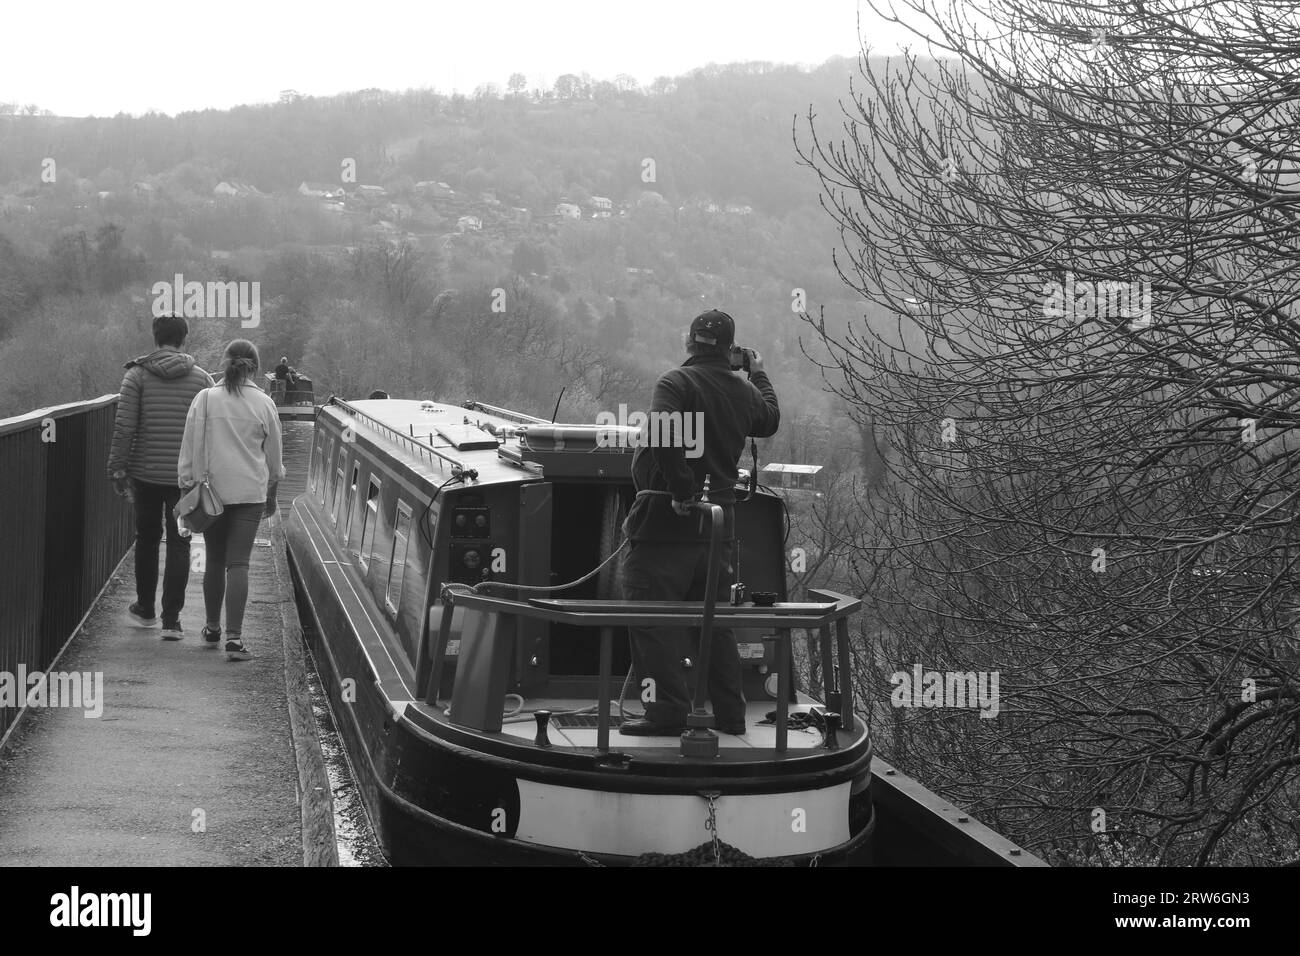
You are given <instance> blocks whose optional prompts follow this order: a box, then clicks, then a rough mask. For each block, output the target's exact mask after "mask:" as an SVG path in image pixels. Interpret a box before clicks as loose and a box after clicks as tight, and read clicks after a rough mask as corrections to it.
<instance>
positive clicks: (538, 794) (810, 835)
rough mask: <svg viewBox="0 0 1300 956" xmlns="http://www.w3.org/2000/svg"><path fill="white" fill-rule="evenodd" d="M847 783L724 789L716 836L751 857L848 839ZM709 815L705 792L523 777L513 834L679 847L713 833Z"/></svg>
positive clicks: (656, 849) (598, 847)
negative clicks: (779, 789) (610, 787)
mask: <svg viewBox="0 0 1300 956" xmlns="http://www.w3.org/2000/svg"><path fill="white" fill-rule="evenodd" d="M849 787H850V784H849V782H848V781H845V782H844V783H840V784H836V785H835V786H832V787H826V788H824V789H821V790H799V791H792V792H789V793H757V794H739V795H724V796H721V797H719V798H718V799H717V801H716V805H717V811H718V837H719V839H721V840H722V841H724V842H726V843H729V844H731V845H732V846H734V847H737V848H738V849H740V850H743V851H744V852H745V853H748V854H749V855H750V856H754V857H771V856H791V855H794V854H798V853H817V852H820V851H822V850H828V849H830V848H831V847H834V846H838V845H839V844H841V843H844V842H845V841H847V840H848V839H849V836H850V834H849ZM798 811H802V812H798ZM708 819H709V803H708V801H707V800H706V799H704V798H703V797H698V796H686V795H681V794H650V793H612V792H609V791H604V790H583V789H578V788H575V787H558V786H554V785H552V784H544V783H537V782H535V781H532V780H523V779H521V780H519V826H518V828H517V830H516V833H515V838H516V839H518V840H524V841H526V842H528V843H536V844H540V845H543V846H552V847H560V848H563V849H569V850H585V851H587V852H590V853H618V854H624V855H627V856H638V855H640V854H642V853H682V852H685V851H686V850H691V849H694V848H695V847H697V846H699V845H700V844H701V843H704V842H706V841H707V840H709V839H711V834H710V833H709V831H708V829H707V828H706V826H705V824H706V823H707V821H708Z"/></svg>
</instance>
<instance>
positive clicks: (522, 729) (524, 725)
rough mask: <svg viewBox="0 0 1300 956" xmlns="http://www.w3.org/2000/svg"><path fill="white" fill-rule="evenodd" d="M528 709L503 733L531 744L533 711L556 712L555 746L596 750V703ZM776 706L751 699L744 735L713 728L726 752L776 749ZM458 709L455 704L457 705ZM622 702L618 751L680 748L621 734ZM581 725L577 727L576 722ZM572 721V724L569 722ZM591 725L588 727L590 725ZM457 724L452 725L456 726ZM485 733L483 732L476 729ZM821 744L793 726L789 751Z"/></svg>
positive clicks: (671, 741)
mask: <svg viewBox="0 0 1300 956" xmlns="http://www.w3.org/2000/svg"><path fill="white" fill-rule="evenodd" d="M418 706H420V708H421V709H422V710H423V711H424V713H426V714H431V715H434V716H435V718H436V719H439V720H442V719H443V717H442V713H441V709H438V710H435V709H434V708H431V707H428V706H427V705H424V704H420V705H418ZM525 707H526V709H527V711H528V712H527V713H526V714H523V715H520V716H517V717H510V718H506V721H505V722H504V723H503V724H502V726H501V734H502V735H504V736H508V737H513V738H516V739H518V740H521V741H527V742H529V743H531V742H532V741H533V739H534V738H535V737H536V735H537V722H536V720H535V719H534V718H533V716H532V712H533V711H537V710H549V711H550V712H551V713H552V715H554V716H552V717H551V720H550V723H549V725H548V727H547V736H548V737H549V739H550V741H551V744H552V745H553V746H556V747H572V748H575V749H582V748H589V749H592V750H595V749H596V713H595V702H594V701H592V700H590V699H587V700H580V699H576V698H568V699H558V698H557V699H551V698H546V699H541V698H530V699H528V700H527V701H525ZM624 707H625V709H626V713H627V717H628V719H629V720H631V719H634V718H635V717H636V716H639V715H640V713H641V706H640V702H639V701H636V702H633V701H632V700H630V699H629V700H628V701H627V702H626V703H625V704H624ZM775 708H776V702H775V701H757V702H750V703H749V705H748V707H747V708H746V711H747V712H746V716H745V723H746V730H745V733H744V734H743V735H736V734H724V733H720V732H717V731H715V733H717V735H718V746H719V748H720V749H723V750H748V749H760V750H761V749H766V750H774V749H775V747H776V724H775V723H765V724H764V723H759V721H761V720H763V719H764V717H765V716H766V715H767V714H770V713H772V712H773V711H774V710H775ZM453 709H454V705H453ZM584 709H585V710H586V711H587V713H586V714H584V715H581V716H579V717H578V719H577V720H574V719H572V718H569V719H566V718H565V717H564V716H563V715H562V712H564V711H576V710H584ZM799 709H806V707H804V708H800V707H799V706H798V705H791V708H790V712H791V713H792V714H793V713H796V712H797V711H798V710H799ZM619 722H620V721H619V717H618V706H617V704H616V705H615V706H614V708H613V719H612V720H611V721H610V732H609V741H610V745H611V746H614V747H616V748H617V749H619V750H639V749H671V750H676V749H677V748H678V747H679V746H680V744H681V741H680V739H679V738H678V737H677V736H671V737H643V736H636V737H633V736H624V735H623V734H620V733H619V732H618V724H619ZM579 723H580V724H582V726H577V724H579ZM566 724H569V726H566ZM587 725H589V726H587ZM453 726H454V725H453ZM475 733H481V731H475ZM821 742H822V735H821V732H820V731H819V730H816V729H815V728H808V729H799V728H795V727H793V726H792V727H790V728H789V742H788V746H789V749H791V750H811V749H812V748H814V747H817V746H819V745H820V744H821Z"/></svg>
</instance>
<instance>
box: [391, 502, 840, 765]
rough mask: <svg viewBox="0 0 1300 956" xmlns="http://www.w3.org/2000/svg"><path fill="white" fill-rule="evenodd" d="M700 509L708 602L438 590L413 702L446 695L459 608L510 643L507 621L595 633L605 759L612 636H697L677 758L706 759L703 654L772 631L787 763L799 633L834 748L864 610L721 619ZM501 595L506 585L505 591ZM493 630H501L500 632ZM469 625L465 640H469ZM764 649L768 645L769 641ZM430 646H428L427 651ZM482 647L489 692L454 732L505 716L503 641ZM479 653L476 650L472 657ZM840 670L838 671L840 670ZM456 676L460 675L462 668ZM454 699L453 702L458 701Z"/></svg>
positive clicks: (818, 605)
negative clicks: (752, 632) (650, 630)
mask: <svg viewBox="0 0 1300 956" xmlns="http://www.w3.org/2000/svg"><path fill="white" fill-rule="evenodd" d="M696 507H698V508H700V509H702V510H704V511H705V512H706V513H707V514H708V515H709V516H710V518H711V520H712V533H711V534H710V538H709V560H708V584H707V585H706V589H705V595H706V597H705V600H704V601H642V602H631V601H586V600H582V601H579V600H553V599H539V598H533V599H531V600H529V601H526V602H525V601H513V600H508V599H505V598H493V597H487V596H486V595H483V594H479V593H472V592H466V591H460V590H455V589H453V588H450V587H447V586H445V585H444V587H443V588H442V593H441V597H442V601H443V606H442V618H441V621H440V623H439V628H438V636H437V638H436V639H431V636H430V632H431V628H430V627H429V626H428V623H426V626H425V627H424V628H422V631H421V635H420V644H419V647H418V649H417V652H416V665H415V685H416V686H415V693H416V696H417V698H419V699H421V700H423V701H424V702H425V703H427V704H429V705H431V706H436V705H437V703H438V693H439V690H440V688H441V686H442V673H443V670H444V668H445V666H446V657H447V644H448V642H449V640H450V638H451V621H452V615H453V613H454V610H455V607H456V606H457V605H459V606H461V607H463V608H465V609H466V610H467V611H468V610H474V611H479V612H481V613H482V614H483V615H484V616H485V618H486V620H485V622H484V627H491V626H492V620H493V619H494V618H496V619H497V620H498V621H499V620H500V619H501V618H505V619H506V624H505V631H504V633H510V634H513V633H514V628H513V619H515V618H519V617H525V618H533V619H536V620H544V621H550V622H552V623H567V624H576V625H578V626H581V627H596V628H599V629H600V664H599V676H598V678H597V687H596V749H597V750H598V751H601V752H607V751H608V750H609V726H610V707H611V704H612V703H613V698H612V689H613V688H612V681H613V674H612V670H613V648H614V629H615V628H624V627H698V628H700V649H699V652H698V660H699V666H698V668H697V673H698V674H699V675H700V676H699V677H698V678H697V680H696V687H695V694H694V699H693V701H692V707H691V713H690V714H689V715H688V717H687V726H688V730H687V732H686V733H685V734H683V735H682V745H681V752H682V754H683V756H687V757H712V756H715V755H716V754H717V752H718V740H717V736H716V735H715V734H713V732H712V730H711V728H712V727H713V726H714V719H713V715H712V714H710V713H709V712H708V711H707V710H706V709H705V707H704V699H705V694H706V690H707V675H708V661H709V652H710V648H711V644H712V632H713V629H714V628H715V627H723V628H726V627H732V628H771V629H772V630H774V631H775V632H776V636H775V637H774V638H772V639H771V640H773V641H774V642H775V645H776V646H775V648H774V651H775V653H774V654H773V658H774V659H773V664H774V668H775V670H776V675H777V690H776V696H777V705H776V751H777V753H784V752H785V751H786V749H787V747H788V741H789V731H788V727H789V715H790V696H791V684H790V681H791V673H790V671H791V667H790V657H791V655H790V632H791V631H792V630H793V629H795V628H805V629H808V630H809V631H816V632H817V633H818V635H819V636H820V651H821V661H822V678H823V691H824V695H825V696H824V697H823V700H824V701H826V703H827V708H826V710H825V711H824V712H823V719H824V721H825V724H826V727H825V730H826V740H825V746H827V747H828V748H831V749H833V748H835V747H836V746H837V736H836V735H837V731H838V729H839V727H840V726H841V721H842V726H843V728H844V729H845V730H846V731H849V732H850V733H851V732H853V730H854V728H855V721H854V715H853V680H852V673H851V656H850V647H849V622H848V619H849V617H850V615H852V614H855V613H856V612H857V611H859V610H861V608H862V602H861V601H860V600H857V599H855V598H850V597H846V596H845V595H842V594H837V593H835V592H833V591H810V592H809V593H810V595H815V596H816V598H818V599H819V600H813V601H811V602H807V603H798V604H796V603H783V604H779V605H774V606H770V607H762V606H756V605H741V606H735V605H730V604H727V605H723V606H722V609H721V610H719V608H718V605H717V599H716V590H717V589H716V582H717V578H718V569H719V564H720V561H721V544H722V541H721V536H722V534H723V530H724V525H725V521H724V517H723V512H722V509H721V508H720V507H719V506H717V505H709V504H707V503H701V504H698V505H697V506H696ZM502 586H503V587H507V586H508V585H505V584H503V585H502ZM498 626H499V625H498ZM832 626H834V627H835V630H836V639H835V642H834V648H832V639H831V628H832ZM469 630H470V628H469V626H468V625H466V626H465V627H464V629H463V630H462V634H464V633H465V632H467V631H469ZM482 634H483V632H477V634H476V637H475V638H474V639H475V640H479V639H483V638H482ZM765 640H766V639H765ZM431 643H432V646H430V644H431ZM485 643H486V644H487V646H488V651H487V656H488V658H489V659H488V660H487V661H485V662H483V661H479V662H476V663H475V678H474V679H476V680H480V681H482V682H484V683H485V684H486V685H487V686H485V687H484V688H481V691H482V692H481V693H478V694H476V695H475V696H476V702H475V707H474V711H473V713H472V714H471V715H470V716H469V717H468V718H466V717H465V715H464V714H463V712H462V709H461V708H460V707H458V708H457V711H456V714H457V716H456V717H455V718H454V719H453V721H454V722H455V723H458V724H460V725H462V726H469V727H472V728H474V729H478V730H485V731H489V732H498V731H500V729H501V717H500V715H501V713H502V710H503V707H504V704H505V692H506V688H505V683H506V671H507V669H508V663H509V656H510V653H511V652H510V642H509V641H493V640H491V638H490V636H488V637H487V639H486V641H485ZM475 650H477V649H475ZM468 653H469V649H468V648H467V647H466V646H465V643H464V640H462V645H461V660H462V661H464V660H465V657H466V656H467V654H468ZM837 665H838V666H837ZM458 666H459V665H458ZM454 696H455V695H454V693H453V700H454Z"/></svg>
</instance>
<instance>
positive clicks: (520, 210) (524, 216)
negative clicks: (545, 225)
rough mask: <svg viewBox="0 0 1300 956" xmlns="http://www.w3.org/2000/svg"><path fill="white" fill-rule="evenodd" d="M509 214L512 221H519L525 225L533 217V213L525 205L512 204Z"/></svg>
mask: <svg viewBox="0 0 1300 956" xmlns="http://www.w3.org/2000/svg"><path fill="white" fill-rule="evenodd" d="M507 214H508V215H509V216H510V221H511V222H517V223H519V224H521V225H525V226H526V225H528V223H529V221H530V220H531V219H532V218H533V214H532V213H530V212H529V211H528V210H527V209H525V208H524V207H523V206H511V207H510V209H509V210H508V213H507Z"/></svg>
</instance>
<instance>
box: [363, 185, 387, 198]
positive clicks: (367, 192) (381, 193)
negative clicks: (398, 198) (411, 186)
mask: <svg viewBox="0 0 1300 956" xmlns="http://www.w3.org/2000/svg"><path fill="white" fill-rule="evenodd" d="M356 195H357V198H359V199H383V198H384V197H385V196H387V195H388V190H387V189H385V188H384V187H383V186H358V187H357V189H356Z"/></svg>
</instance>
